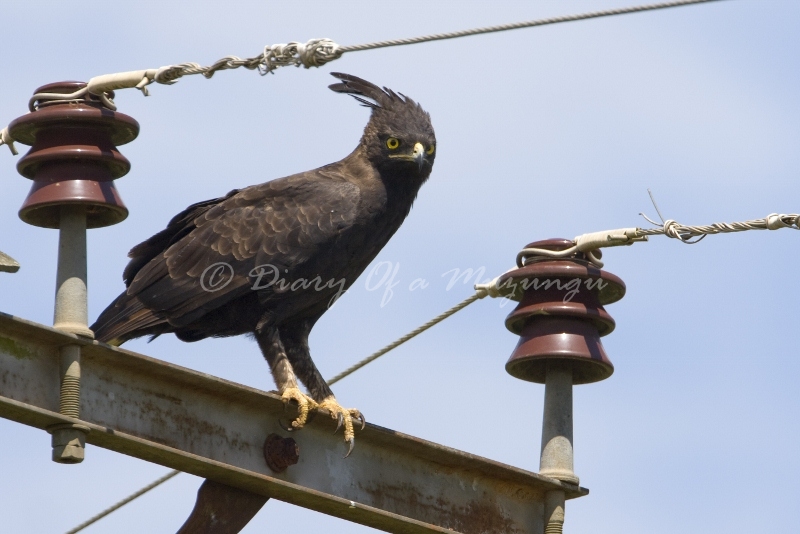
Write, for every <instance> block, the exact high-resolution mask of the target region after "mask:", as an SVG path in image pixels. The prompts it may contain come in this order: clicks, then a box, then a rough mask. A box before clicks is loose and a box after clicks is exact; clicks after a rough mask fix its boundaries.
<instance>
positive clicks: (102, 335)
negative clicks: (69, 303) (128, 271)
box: [90, 293, 172, 347]
mask: <svg viewBox="0 0 800 534" xmlns="http://www.w3.org/2000/svg"><path fill="white" fill-rule="evenodd" d="M90 328H91V329H92V331H93V332H94V337H95V339H97V340H98V341H102V342H104V343H108V344H109V345H114V346H117V347H118V346H120V345H122V344H123V343H125V342H126V341H128V340H131V339H134V338H137V337H142V336H148V335H149V336H153V337H155V336H158V335H161V334H164V333H167V332H171V331H172V327H171V325H170V324H169V323H168V322H167V320H166V319H163V318H161V317H158V316H156V314H155V313H153V311H152V310H149V309H147V308H145V307H144V304H142V302H141V301H140V300H139V299H138V297H136V296H132V295H128V294H127V293H122V294H121V295H120V296H118V297H117V298H116V299H114V302H112V303H111V304H109V306H108V307H107V308H106V309H105V310H103V313H101V314H100V317H98V318H97V321H95V323H94V324H93V325H92V326H91V327H90Z"/></svg>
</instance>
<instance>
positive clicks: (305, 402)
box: [281, 386, 319, 432]
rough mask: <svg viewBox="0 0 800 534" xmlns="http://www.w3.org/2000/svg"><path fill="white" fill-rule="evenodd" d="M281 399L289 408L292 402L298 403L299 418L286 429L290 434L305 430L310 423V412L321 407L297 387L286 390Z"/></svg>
mask: <svg viewBox="0 0 800 534" xmlns="http://www.w3.org/2000/svg"><path fill="white" fill-rule="evenodd" d="M281 399H282V400H283V403H284V404H285V405H287V406H288V404H289V402H291V401H295V402H296V403H297V413H298V415H297V418H296V419H295V420H294V421H292V422H291V423H290V424H289V425H288V426H287V427H285V428H284V430H287V431H289V432H291V431H292V430H299V429H301V428H303V426H305V424H306V422H307V421H308V412H309V410H314V409H316V408H317V407H318V406H319V405H318V404H317V403H316V401H315V400H314V399H312V398H311V397H309V396H308V395H306V394H305V393H303V392H302V391H300V390H299V389H298V388H297V387H291V386H290V387H288V388H286V389H284V390H283V393H281Z"/></svg>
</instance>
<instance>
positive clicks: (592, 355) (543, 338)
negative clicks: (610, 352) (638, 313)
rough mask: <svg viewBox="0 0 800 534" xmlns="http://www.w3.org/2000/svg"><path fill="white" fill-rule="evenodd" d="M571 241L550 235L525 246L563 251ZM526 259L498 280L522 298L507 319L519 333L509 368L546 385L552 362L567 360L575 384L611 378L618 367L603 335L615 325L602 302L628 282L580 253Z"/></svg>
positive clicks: (620, 293) (621, 291)
mask: <svg viewBox="0 0 800 534" xmlns="http://www.w3.org/2000/svg"><path fill="white" fill-rule="evenodd" d="M572 245H573V243H572V241H569V240H566V239H548V240H545V241H537V242H535V243H531V244H529V245H527V246H526V247H525V248H538V249H546V250H564V249H566V248H569V247H570V246H572ZM595 255H596V256H597V254H595ZM525 263H526V265H525V266H523V267H520V268H519V269H515V270H513V271H510V272H508V273H506V274H504V275H503V276H501V277H500V280H499V281H498V284H499V286H500V287H501V288H502V291H503V292H504V293H505V294H506V295H508V296H509V297H511V298H513V299H514V300H517V301H519V304H518V305H517V307H516V308H515V309H514V311H512V312H511V313H510V314H509V316H508V317H507V318H506V327H507V328H508V329H509V330H510V331H511V332H513V333H515V334H517V335H519V336H520V340H519V343H518V344H517V347H516V348H515V349H514V352H513V353H512V355H511V358H510V359H509V360H508V362H507V363H506V371H508V373H509V374H511V375H512V376H514V377H516V378H520V379H522V380H527V381H530V382H539V383H544V382H545V376H546V370H547V364H548V362H567V363H569V364H570V366H571V367H572V371H573V383H574V384H585V383H589V382H597V381H599V380H604V379H606V378H608V377H609V376H611V374H612V373H613V372H614V366H613V365H612V364H611V361H610V360H609V359H608V356H606V353H605V351H604V350H603V345H602V343H601V342H600V337H601V336H604V335H607V334H610V333H611V332H612V331H613V330H614V327H615V323H614V319H612V317H611V316H610V315H609V314H608V312H606V310H605V309H604V308H603V305H605V304H610V303H612V302H616V301H618V300H620V299H621V298H622V297H623V296H624V295H625V283H624V282H623V281H622V280H620V279H619V278H618V277H617V276H615V275H613V274H611V273H609V272H606V271H603V270H601V269H598V268H597V267H595V266H594V265H593V264H591V263H590V262H589V261H588V260H587V259H586V257H585V256H584V254H583V253H582V252H576V253H574V254H572V255H570V256H569V257H566V258H550V257H546V256H535V255H534V256H529V257H526V258H525Z"/></svg>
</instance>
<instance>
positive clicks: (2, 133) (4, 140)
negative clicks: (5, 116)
mask: <svg viewBox="0 0 800 534" xmlns="http://www.w3.org/2000/svg"><path fill="white" fill-rule="evenodd" d="M2 145H8V148H9V150H11V155H12V156H16V155H17V154H19V152H17V147H15V146H14V139H13V138H12V137H11V135H10V134H9V133H8V127H7V126H6V127H5V128H3V129H2V130H0V146H2Z"/></svg>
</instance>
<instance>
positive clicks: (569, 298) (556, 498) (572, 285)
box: [497, 239, 625, 534]
mask: <svg viewBox="0 0 800 534" xmlns="http://www.w3.org/2000/svg"><path fill="white" fill-rule="evenodd" d="M572 245H573V242H572V241H569V240H566V239H548V240H545V241H538V242H536V243H531V244H529V245H528V246H527V247H526V250H527V249H533V250H544V251H545V252H547V251H552V252H558V251H565V250H567V249H568V248H569V247H571V246H572ZM592 254H593V256H592V257H591V258H590V257H588V256H587V255H586V254H584V252H581V251H574V252H572V253H571V254H568V255H563V256H560V257H554V256H553V255H545V253H542V254H541V255H537V254H535V253H525V251H523V253H521V255H520V257H519V259H518V268H517V269H514V270H512V271H509V272H507V273H505V274H504V275H502V276H500V277H499V278H498V280H497V285H498V288H499V291H500V293H501V294H502V295H504V296H506V297H508V298H511V299H513V300H516V301H518V302H519V304H518V305H517V307H516V308H515V309H514V311H512V312H511V314H510V315H509V316H508V318H507V319H506V327H507V328H508V329H509V330H510V331H511V332H513V333H515V334H517V335H519V336H520V340H519V343H518V344H517V347H516V348H515V349H514V352H513V353H512V355H511V358H510V359H509V360H508V362H507V363H506V371H508V373H509V374H510V375H512V376H514V377H516V378H519V379H521V380H526V381H529V382H537V383H540V384H544V385H545V392H544V417H543V420H542V448H541V456H540V463H539V474H541V475H545V476H548V477H550V478H555V479H558V480H561V481H563V482H566V483H568V484H575V485H577V484H578V483H579V479H578V477H577V476H576V475H575V472H574V466H573V439H572V386H573V385H577V384H587V383H591V382H598V381H600V380H604V379H606V378H608V377H609V376H611V374H612V373H613V372H614V366H613V365H612V364H611V361H610V360H609V359H608V356H606V353H605V350H604V349H603V345H602V343H601V342H600V337H601V336H604V335H606V334H609V333H611V332H612V331H613V330H614V326H615V323H614V319H612V318H611V316H610V315H609V314H608V313H607V312H606V311H605V309H604V308H603V305H604V304H610V303H612V302H616V301H618V300H620V299H621V298H622V297H623V296H624V295H625V284H624V283H623V281H622V280H620V279H619V278H618V277H616V276H615V275H613V274H611V273H608V272H606V271H601V270H600V269H599V268H597V267H596V266H595V265H594V264H593V263H592V261H591V260H592V258H594V259H595V260H596V259H599V258H600V257H601V253H600V251H599V250H595V251H592ZM556 256H558V254H556ZM564 502H565V492H564V491H563V490H552V491H549V492H547V495H546V496H545V516H544V523H545V534H560V533H561V532H562V531H563V526H564Z"/></svg>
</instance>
